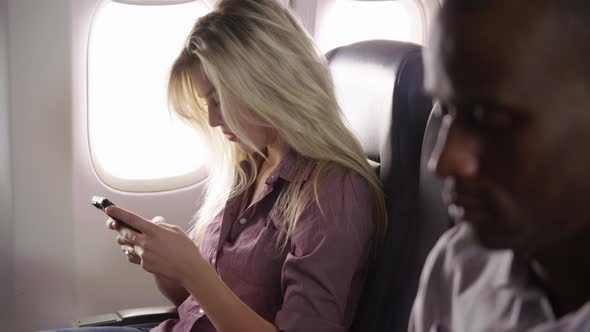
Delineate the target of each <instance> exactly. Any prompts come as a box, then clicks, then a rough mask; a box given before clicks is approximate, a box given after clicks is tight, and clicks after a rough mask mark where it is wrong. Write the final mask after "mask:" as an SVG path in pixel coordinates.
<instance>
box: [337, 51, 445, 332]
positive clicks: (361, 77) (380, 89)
mask: <svg viewBox="0 0 590 332" xmlns="http://www.w3.org/2000/svg"><path fill="white" fill-rule="evenodd" d="M327 58H328V61H329V65H330V69H331V72H332V75H333V79H334V86H335V89H336V95H337V98H338V102H339V104H340V107H341V109H342V111H343V113H344V114H345V116H346V118H347V119H348V122H349V124H350V126H351V129H352V130H353V131H354V132H355V134H356V135H357V137H358V138H359V140H360V141H361V144H362V145H363V148H364V149H365V151H366V153H367V156H368V158H369V162H370V163H371V164H372V165H373V166H374V168H375V169H376V171H377V172H378V174H379V177H380V179H381V181H382V184H383V188H384V191H385V196H386V198H385V199H386V206H387V212H388V219H389V224H388V229H387V233H386V236H385V240H384V242H383V243H382V245H381V248H380V249H379V251H378V254H377V256H376V258H375V260H374V262H373V263H372V266H371V268H370V271H369V275H368V278H367V283H366V286H365V290H364V292H363V296H362V299H361V303H360V304H359V308H358V310H357V316H356V318H355V323H354V329H353V330H355V331H406V330H407V324H408V319H409V315H410V311H411V307H412V304H413V302H414V298H415V296H416V291H417V288H418V282H419V279H420V273H421V270H422V266H423V264H424V261H425V259H426V256H427V255H428V252H429V251H430V249H431V248H432V247H433V246H434V244H435V242H436V240H437V239H438V237H439V236H440V235H441V234H442V233H443V232H444V231H445V230H446V229H447V226H448V222H447V218H446V215H447V214H446V212H445V211H446V210H445V208H444V205H443V203H442V198H441V186H440V182H439V181H438V180H437V179H436V177H435V176H434V175H431V174H430V173H429V172H428V170H427V169H426V159H427V155H429V154H430V151H426V150H428V149H430V150H431V148H432V146H431V144H433V141H432V135H433V132H432V130H434V129H432V130H431V131H430V132H429V133H428V134H429V135H426V136H424V134H425V128H426V124H427V121H428V119H429V115H430V114H431V110H432V108H433V106H432V101H431V99H430V98H429V97H427V96H426V95H425V94H424V91H423V66H422V55H421V47H420V46H418V45H414V44H409V43H404V42H397V41H386V40H371V41H364V42H359V43H355V44H351V45H348V46H343V47H339V48H336V49H334V50H332V51H330V52H329V53H328V54H327ZM432 125H433V126H434V125H435V124H434V122H433V123H432ZM434 133H435V132H434ZM424 138H426V139H427V140H428V142H427V144H426V145H425V146H424V147H423V145H422V142H423V139H424ZM434 138H436V135H435V136H434ZM423 148H424V149H423ZM423 150H424V151H423Z"/></svg>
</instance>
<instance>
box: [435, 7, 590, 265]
mask: <svg viewBox="0 0 590 332" xmlns="http://www.w3.org/2000/svg"><path fill="white" fill-rule="evenodd" d="M500 2H502V4H497V5H496V7H494V8H489V10H487V11H486V12H485V13H479V14H477V15H462V16H461V15H448V13H446V14H445V13H444V11H443V14H442V16H441V18H440V19H439V21H438V23H437V25H436V26H435V27H434V29H433V34H432V36H431V40H430V43H429V47H428V49H427V50H426V53H425V66H426V89H427V90H428V91H429V92H430V93H431V94H432V95H433V97H434V98H435V99H438V100H439V101H440V103H441V104H442V106H443V110H444V111H443V112H442V113H443V114H441V115H440V116H442V117H443V121H442V123H443V124H442V128H441V131H440V133H439V137H438V140H437V146H436V147H435V149H434V152H433V155H432V156H431V160H430V162H429V165H430V167H431V168H432V169H433V170H435V171H436V173H437V174H438V175H440V176H442V177H444V178H445V194H444V195H445V197H446V200H447V202H448V204H449V211H450V212H451V214H454V215H455V216H454V217H455V218H456V219H458V220H460V221H466V222H469V223H471V224H472V225H473V227H474V229H475V231H476V233H477V235H478V237H479V239H480V240H481V241H482V243H483V244H484V245H486V246H488V247H490V248H511V249H514V250H516V251H517V252H520V253H522V254H532V255H535V254H538V253H540V252H543V251H545V250H551V248H554V247H555V246H556V245H560V244H561V243H564V242H565V241H568V240H569V239H571V238H573V237H574V236H575V235H576V233H578V232H580V231H581V230H582V229H583V230H587V228H588V225H589V222H590V201H588V202H587V200H588V199H590V93H586V89H587V86H588V85H587V84H586V80H588V81H590V77H589V78H584V77H583V75H577V76H576V75H569V74H568V75H564V74H563V72H562V70H561V69H562V68H565V66H567V65H564V62H565V61H568V60H567V59H566V58H565V57H564V58H563V59H560V56H559V55H558V52H556V50H555V49H554V48H555V47H556V45H553V44H552V43H551V38H547V37H546V36H548V35H547V34H546V33H548V32H549V31H552V30H555V27H551V26H549V25H550V23H548V22H547V20H544V19H542V18H539V17H542V15H539V13H537V12H536V10H535V9H534V8H532V7H530V5H527V4H526V3H528V2H529V1H513V0H510V1H508V0H503V1H500ZM548 39H549V40H548ZM556 54H557V55H556ZM568 65H569V66H575V65H576V64H575V63H573V64H568Z"/></svg>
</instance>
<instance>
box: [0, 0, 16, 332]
mask: <svg viewBox="0 0 590 332" xmlns="http://www.w3.org/2000/svg"><path fill="white" fill-rule="evenodd" d="M7 10H8V2H7V0H0V299H3V300H2V301H0V331H11V330H12V325H11V322H12V308H13V306H12V304H13V303H14V287H13V275H14V270H13V267H14V260H13V242H12V241H13V240H12V234H13V220H12V179H11V175H12V172H11V160H12V159H11V157H10V126H9V121H10V114H9V109H8V105H9V102H8V14H7Z"/></svg>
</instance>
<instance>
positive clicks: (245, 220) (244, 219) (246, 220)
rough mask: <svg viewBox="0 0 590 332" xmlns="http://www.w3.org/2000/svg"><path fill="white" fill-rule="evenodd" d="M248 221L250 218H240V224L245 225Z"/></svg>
mask: <svg viewBox="0 0 590 332" xmlns="http://www.w3.org/2000/svg"><path fill="white" fill-rule="evenodd" d="M247 222H248V219H246V218H242V219H240V224H242V225H245V224H246V223H247Z"/></svg>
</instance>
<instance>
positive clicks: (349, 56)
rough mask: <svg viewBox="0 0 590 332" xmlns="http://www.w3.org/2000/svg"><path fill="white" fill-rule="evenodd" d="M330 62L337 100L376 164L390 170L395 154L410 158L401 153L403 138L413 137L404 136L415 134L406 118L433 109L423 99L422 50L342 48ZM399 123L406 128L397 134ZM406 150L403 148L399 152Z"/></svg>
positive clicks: (376, 44)
mask: <svg viewBox="0 0 590 332" xmlns="http://www.w3.org/2000/svg"><path fill="white" fill-rule="evenodd" d="M327 57H328V60H329V62H330V68H331V72H332V76H333V79H334V86H335V90H336V96H337V98H338V102H339V104H340V107H341V109H342V111H343V112H344V114H345V116H346V119H347V120H348V122H349V125H350V128H351V129H352V130H353V131H354V133H355V134H356V135H357V137H358V138H359V140H360V141H361V144H362V145H363V148H364V149H365V152H366V153H367V155H368V158H369V159H370V160H371V161H373V162H376V163H378V164H381V165H382V166H381V168H383V165H385V166H386V167H390V166H391V165H392V159H394V156H393V155H392V152H395V153H399V154H403V153H406V152H407V151H402V150H400V149H396V147H395V144H396V143H397V140H398V138H402V139H403V138H404V137H407V135H404V134H405V133H407V132H408V131H413V130H414V129H415V128H408V127H406V125H407V124H408V121H406V119H404V117H405V116H410V117H413V116H414V114H413V113H412V112H406V111H405V110H408V109H411V108H426V109H429V108H430V107H431V106H430V105H431V101H430V99H429V98H427V97H426V96H424V94H423V93H422V59H421V47H420V46H418V45H414V44H410V43H403V42H395V41H389V40H370V41H364V42H360V43H355V44H352V45H348V46H343V47H339V48H336V49H334V50H332V51H330V52H329V53H328V54H327ZM423 116H424V115H422V117H423ZM396 118H397V119H396ZM416 120H417V121H418V122H419V123H420V124H422V122H423V121H425V119H419V116H418V118H416ZM409 121H410V122H412V123H413V122H415V121H414V120H412V119H409ZM399 123H404V126H403V127H402V128H397V127H398V124H399ZM416 134H417V135H412V140H413V141H417V142H419V141H421V138H422V137H421V135H422V131H420V130H419V132H418V133H416ZM403 147H404V144H403V142H402V143H401V144H400V145H399V146H398V147H397V148H403ZM389 171H390V170H389V169H387V170H385V172H386V173H387V172H389ZM380 173H383V169H381V171H380Z"/></svg>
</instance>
